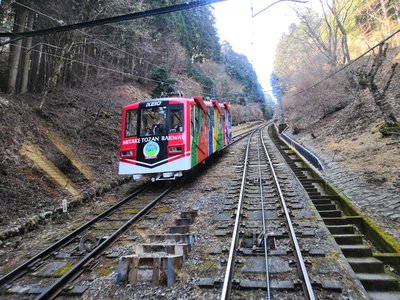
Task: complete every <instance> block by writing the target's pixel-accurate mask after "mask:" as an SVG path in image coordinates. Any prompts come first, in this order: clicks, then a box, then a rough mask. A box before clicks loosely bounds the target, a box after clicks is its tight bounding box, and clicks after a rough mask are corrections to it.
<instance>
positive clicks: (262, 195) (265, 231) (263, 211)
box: [257, 129, 271, 300]
mask: <svg viewBox="0 0 400 300" xmlns="http://www.w3.org/2000/svg"><path fill="white" fill-rule="evenodd" d="M261 136H262V129H261V130H260V137H261ZM257 157H258V162H259V163H258V176H259V178H260V197H261V212H262V223H263V239H264V253H265V276H266V283H267V298H266V299H267V300H270V299H271V288H270V283H269V264H268V235H267V230H266V224H265V209H264V188H263V183H262V175H261V158H260V139H257Z"/></svg>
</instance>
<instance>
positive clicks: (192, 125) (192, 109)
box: [190, 105, 196, 136]
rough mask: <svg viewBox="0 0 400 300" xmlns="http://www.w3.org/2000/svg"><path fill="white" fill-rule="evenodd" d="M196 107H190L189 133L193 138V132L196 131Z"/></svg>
mask: <svg viewBox="0 0 400 300" xmlns="http://www.w3.org/2000/svg"><path fill="white" fill-rule="evenodd" d="M195 126H196V106H195V105H193V106H191V107H190V132H191V135H192V136H194V132H195V130H196V127H195Z"/></svg>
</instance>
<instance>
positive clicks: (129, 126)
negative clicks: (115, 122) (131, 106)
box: [125, 109, 137, 138]
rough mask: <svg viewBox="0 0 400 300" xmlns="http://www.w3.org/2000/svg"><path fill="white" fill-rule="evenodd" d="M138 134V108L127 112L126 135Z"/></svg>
mask: <svg viewBox="0 0 400 300" xmlns="http://www.w3.org/2000/svg"><path fill="white" fill-rule="evenodd" d="M135 135H137V110H136V109H135V110H128V111H127V112H126V123H125V137H126V138H128V137H131V136H135Z"/></svg>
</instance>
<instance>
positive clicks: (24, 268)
mask: <svg viewBox="0 0 400 300" xmlns="http://www.w3.org/2000/svg"><path fill="white" fill-rule="evenodd" d="M149 184H150V182H146V183H145V184H143V185H141V186H140V187H138V188H137V189H136V190H135V191H134V192H133V193H132V194H130V195H129V196H128V197H126V198H125V199H123V200H121V201H120V202H118V203H117V204H115V205H114V206H112V207H110V208H109V209H107V210H106V211H105V212H103V213H102V214H100V215H98V216H97V217H96V218H94V219H92V220H90V221H89V222H87V223H86V224H84V225H82V226H81V227H79V228H78V229H76V230H75V231H73V232H71V233H70V234H68V235H67V236H65V237H63V238H62V239H61V240H59V241H57V242H56V243H54V244H53V245H51V246H50V247H48V248H46V249H45V250H43V251H42V252H40V253H39V254H37V255H35V256H34V257H32V258H31V259H29V260H28V261H26V262H25V263H23V264H22V265H20V266H19V267H17V268H15V269H14V270H12V271H11V272H9V273H8V274H6V275H4V276H3V277H1V278H0V287H1V286H4V285H6V284H8V283H11V282H12V281H14V280H16V279H18V278H19V277H21V276H22V275H24V274H25V273H26V272H28V271H29V269H30V267H32V266H33V265H34V264H35V263H36V262H38V261H40V260H43V259H45V258H47V257H49V256H50V255H51V254H52V253H54V252H55V251H58V250H59V249H61V248H62V247H64V246H66V245H68V244H70V243H71V242H72V241H73V240H74V239H75V238H76V237H77V236H78V235H79V234H81V233H82V232H84V231H85V230H87V229H89V228H91V227H92V226H93V225H94V224H95V223H97V222H99V221H102V220H103V219H105V218H107V217H108V216H109V215H111V213H112V212H114V211H115V210H116V209H118V208H119V207H120V206H122V205H124V204H125V203H126V202H128V201H130V200H132V198H134V197H136V196H137V195H138V194H139V193H141V192H142V191H143V190H144V189H145V188H146V187H147V186H148V185H149Z"/></svg>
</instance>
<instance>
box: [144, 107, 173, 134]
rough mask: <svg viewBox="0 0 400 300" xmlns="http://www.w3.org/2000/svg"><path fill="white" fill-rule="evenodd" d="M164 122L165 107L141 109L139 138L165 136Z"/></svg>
mask: <svg viewBox="0 0 400 300" xmlns="http://www.w3.org/2000/svg"><path fill="white" fill-rule="evenodd" d="M166 120H167V107H166V106H159V107H153V108H143V109H141V117H140V136H149V135H161V134H165V133H166V124H167V122H166Z"/></svg>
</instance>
